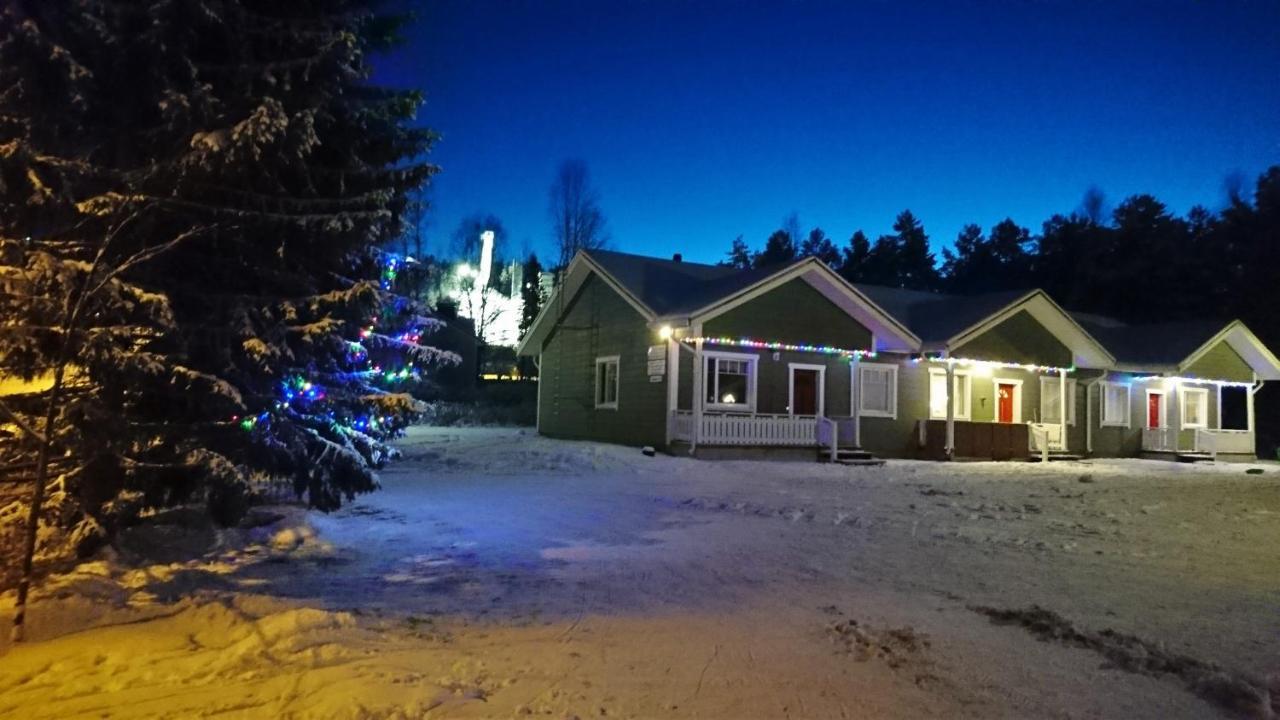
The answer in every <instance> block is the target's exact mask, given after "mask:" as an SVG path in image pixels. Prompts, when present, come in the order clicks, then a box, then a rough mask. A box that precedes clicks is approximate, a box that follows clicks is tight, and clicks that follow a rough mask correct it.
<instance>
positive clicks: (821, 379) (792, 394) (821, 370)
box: [747, 363, 827, 417]
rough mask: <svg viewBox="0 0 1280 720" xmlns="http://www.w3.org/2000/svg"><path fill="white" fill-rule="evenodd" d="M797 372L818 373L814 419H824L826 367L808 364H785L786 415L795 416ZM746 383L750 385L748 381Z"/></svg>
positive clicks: (825, 408)
mask: <svg viewBox="0 0 1280 720" xmlns="http://www.w3.org/2000/svg"><path fill="white" fill-rule="evenodd" d="M797 370H816V371H817V372H818V414H817V415H815V416H814V417H826V410H827V407H826V394H827V366H826V365H813V364H810V363H787V414H788V415H792V416H794V415H795V414H796V410H795V406H796V371H797ZM747 382H748V384H750V380H749V379H748V381H747ZM803 417H808V416H807V415H806V416H803Z"/></svg>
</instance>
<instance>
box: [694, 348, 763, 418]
mask: <svg viewBox="0 0 1280 720" xmlns="http://www.w3.org/2000/svg"><path fill="white" fill-rule="evenodd" d="M705 363H706V387H705V389H704V391H703V392H704V394H705V395H706V400H707V405H706V406H707V407H708V408H712V409H716V410H737V411H740V412H753V411H754V410H755V404H756V403H755V400H756V397H755V394H756V393H755V390H756V387H755V385H756V356H755V355H738V354H732V353H714V354H713V353H707V354H706V355H705Z"/></svg>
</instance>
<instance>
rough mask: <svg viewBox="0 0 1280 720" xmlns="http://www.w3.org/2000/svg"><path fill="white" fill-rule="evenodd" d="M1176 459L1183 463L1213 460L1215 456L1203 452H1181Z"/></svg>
mask: <svg viewBox="0 0 1280 720" xmlns="http://www.w3.org/2000/svg"><path fill="white" fill-rule="evenodd" d="M1174 459H1175V460H1177V461H1178V462H1183V463H1194V462H1213V456H1212V455H1210V454H1209V453H1203V452H1180V453H1178V454H1177V455H1175V456H1174Z"/></svg>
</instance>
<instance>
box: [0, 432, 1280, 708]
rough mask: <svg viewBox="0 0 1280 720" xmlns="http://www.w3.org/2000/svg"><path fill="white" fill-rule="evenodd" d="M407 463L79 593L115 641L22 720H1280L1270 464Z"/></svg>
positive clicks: (465, 455) (42, 666)
mask: <svg viewBox="0 0 1280 720" xmlns="http://www.w3.org/2000/svg"><path fill="white" fill-rule="evenodd" d="M402 448H403V450H404V454H405V457H404V459H403V460H402V461H400V462H398V463H396V464H393V465H392V466H391V467H389V468H388V470H387V471H386V472H385V473H384V475H383V486H384V487H383V489H382V490H381V491H380V492H377V493H374V494H371V495H368V496H364V497H361V498H359V499H358V500H357V501H356V502H355V503H353V504H351V505H349V506H348V507H346V508H344V509H343V510H341V511H340V512H337V513H334V514H332V515H327V516H326V515H322V514H319V513H307V514H306V516H305V521H306V522H308V523H309V525H310V526H311V527H312V528H314V530H315V532H316V535H315V537H314V538H312V537H310V534H309V532H303V533H301V534H300V537H302V538H303V540H304V541H303V542H302V543H301V544H299V545H297V546H296V547H292V546H291V544H290V543H288V542H286V543H279V542H276V543H274V545H275V547H274V548H273V547H269V546H263V547H253V546H250V547H247V548H245V549H244V550H243V551H242V552H233V553H230V554H226V553H224V554H223V555H219V556H217V557H213V558H210V559H207V560H204V561H200V562H202V563H204V564H203V565H201V564H200V563H197V562H193V563H188V564H186V565H182V564H175V565H170V566H166V567H156V568H146V569H143V570H127V569H121V568H116V567H114V566H110V565H108V566H105V567H86V569H85V570H83V571H82V572H81V573H80V575H79V576H78V577H79V579H76V578H72V579H73V580H75V582H76V583H79V585H77V586H76V587H81V586H91V587H93V588H95V591H96V592H98V593H99V595H101V596H104V597H105V596H110V597H112V598H114V601H115V602H117V603H119V608H118V610H117V611H114V612H118V613H121V614H120V615H119V617H118V619H117V620H115V621H112V620H110V619H106V620H102V621H100V622H99V624H103V625H105V627H99V628H97V629H91V630H86V631H85V632H82V633H79V634H78V635H70V636H64V637H59V638H57V639H51V640H48V641H46V642H40V643H33V644H32V645H31V646H29V647H24V648H20V649H19V650H18V651H16V652H13V653H11V654H10V655H8V656H6V657H4V662H0V715H3V714H4V712H5V711H6V708H9V709H16V708H19V707H31V706H32V705H33V704H37V705H39V707H41V708H43V709H44V710H47V715H48V716H61V717H65V716H75V715H77V714H86V715H95V716H96V715H98V714H101V712H102V711H104V710H105V711H106V712H107V714H110V715H113V716H116V717H134V716H145V717H150V716H156V715H160V716H165V715H167V716H173V717H180V716H182V717H185V716H189V715H213V714H219V713H222V714H230V715H232V716H236V715H239V716H242V717H268V716H270V717H277V716H279V717H288V716H296V717H329V716H333V717H484V718H488V717H523V716H527V715H532V716H544V717H556V718H561V717H580V718H585V717H602V716H606V717H633V718H652V717H704V718H705V717H723V718H756V717H760V718H772V717H801V718H809V717H814V718H817V717H925V716H949V717H973V718H987V717H1060V718H1095V717H1104V718H1130V717H1159V718H1176V717H1230V716H1232V714H1233V713H1236V714H1239V713H1243V714H1245V715H1248V714H1252V715H1254V716H1257V717H1268V716H1267V715H1266V714H1265V713H1266V712H1269V711H1264V710H1263V708H1264V707H1267V706H1269V705H1270V704H1271V701H1270V700H1269V697H1268V693H1269V692H1270V693H1272V694H1273V695H1275V696H1276V697H1278V698H1280V634H1278V630H1280V553H1278V552H1277V550H1276V548H1277V547H1280V472H1277V467H1276V466H1275V465H1274V464H1269V465H1259V466H1258V467H1264V468H1265V471H1264V472H1263V473H1262V474H1257V475H1255V474H1246V473H1245V472H1244V468H1243V467H1241V466H1216V467H1195V468H1193V467H1188V466H1180V465H1174V464H1169V463H1158V462H1142V461H1112V462H1095V463H1063V464H1057V463H1054V464H1051V465H1049V466H1047V467H1044V466H1039V465H1033V464H1023V463H1018V464H1015V463H1004V464H996V463H974V464H960V463H956V464H939V463H921V462H890V463H889V465H887V466H886V467H884V468H846V467H842V466H827V465H820V464H817V463H812V464H810V463H766V462H714V463H713V462H701V461H696V460H690V459H686V458H670V457H656V458H646V457H644V456H643V455H641V454H640V453H639V451H637V450H635V449H632V448H622V447H614V446H607V445H598V444H592V443H572V442H561V441H554V440H549V439H545V438H539V437H537V436H535V435H533V434H532V433H530V432H528V431H523V432H522V431H519V430H492V429H431V428H419V429H415V430H413V431H412V432H411V433H410V434H409V436H408V437H407V438H406V439H405V441H404V442H403V443H402ZM297 519H299V518H297V516H295V518H294V520H297ZM304 530H305V528H304ZM289 537H292V535H289ZM278 539H279V538H278V537H277V540H278ZM86 578H87V579H88V580H86ZM90 580H91V581H92V582H89V581H90ZM71 586H72V585H71V584H68V585H66V586H65V587H71ZM104 587H105V588H107V589H103V588H104ZM47 592H48V593H54V594H57V593H59V592H61V593H62V594H63V595H66V594H67V593H66V592H64V591H57V590H54V589H49V590H48V591H47ZM57 602H65V603H71V602H72V600H71V599H65V600H62V601H54V600H52V599H45V600H43V604H37V606H36V607H37V608H42V607H43V608H44V610H43V612H44V613H45V614H44V615H41V611H40V610H37V612H36V613H34V614H33V623H34V624H35V625H36V626H37V629H39V626H40V624H41V623H42V622H43V623H44V627H45V630H44V631H43V632H45V636H46V637H50V636H52V635H56V634H58V633H57V632H52V631H50V630H49V627H50V625H49V623H50V622H51V621H50V619H49V618H51V617H62V616H66V617H70V616H74V617H77V618H81V617H84V616H86V613H84V612H83V610H84V607H85V606H76V605H74V604H70V605H67V610H66V611H64V612H63V615H62V616H59V615H58V614H57V613H58V607H59V606H58V605H57ZM90 607H91V608H92V609H93V612H94V613H99V612H103V611H102V609H101V607H102V606H101V604H100V603H99V604H94V605H92V606H90ZM73 611H74V612H73ZM144 615H145V617H151V618H154V619H151V620H149V621H145V622H144V621H143V619H144V618H143V616H144ZM42 618H44V619H42ZM126 619H127V620H130V621H131V624H128V625H124V624H121V623H122V622H123V620H126ZM68 622H71V621H68ZM209 627H213V628H218V630H217V631H216V632H212V633H211V632H209V631H208V630H207V629H205V628H209ZM65 630H66V626H65V625H64V626H63V629H62V630H61V632H65ZM143 640H145V642H142V641H143ZM87 646H96V647H102V648H108V647H119V646H136V647H138V648H145V649H139V650H136V651H134V652H131V653H125V654H113V653H111V652H108V651H105V650H104V651H101V652H100V653H99V654H98V655H93V654H92V653H89V654H86V652H85V650H84V648H85V647H87ZM184 662H185V663H189V667H191V668H201V669H200V670H198V671H196V670H179V669H177V668H183V667H188V665H183V664H182V663H184ZM6 665H7V668H6V667H5V666H6ZM53 667H57V668H59V669H60V670H59V677H60V678H62V679H61V680H60V681H58V682H57V683H54V684H51V683H53V681H49V682H46V683H45V684H41V678H42V677H44V675H42V674H41V673H45V672H46V671H47V670H48V669H49V668H53ZM193 672H194V673H196V677H195V678H194V679H193V677H192V676H191V673H193ZM67 678H72V679H78V682H77V683H75V684H71V682H70V681H69V680H67ZM178 687H181V688H182V690H181V691H180V692H176V691H175V689H176V688H178ZM104 688H114V690H112V691H111V695H110V699H104V697H103V696H102V695H101V693H103V692H104ZM51 693H52V694H53V695H55V696H57V699H56V700H49V699H48V698H49V697H50V696H51V695H50V694H51ZM37 698H39V700H37ZM175 698H181V699H180V700H178V699H175ZM7 703H11V704H7ZM42 716H44V715H41V714H40V713H37V714H36V715H33V716H32V717H42Z"/></svg>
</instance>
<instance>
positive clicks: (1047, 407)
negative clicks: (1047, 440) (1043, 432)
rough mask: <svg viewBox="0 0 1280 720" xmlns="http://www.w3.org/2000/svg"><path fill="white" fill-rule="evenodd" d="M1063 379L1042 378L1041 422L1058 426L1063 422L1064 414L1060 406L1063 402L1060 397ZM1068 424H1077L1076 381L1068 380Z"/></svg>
mask: <svg viewBox="0 0 1280 720" xmlns="http://www.w3.org/2000/svg"><path fill="white" fill-rule="evenodd" d="M1060 380H1061V378H1056V377H1041V378H1040V422H1042V423H1049V424H1051V425H1056V424H1058V423H1061V422H1062V413H1061V412H1059V408H1058V404H1059V403H1060V402H1061V401H1062V397H1061V396H1060V395H1059V389H1060V388H1061V385H1060V384H1059V381H1060ZM1067 424H1068V425H1075V424H1076V381H1075V380H1072V379H1070V378H1068V379H1067Z"/></svg>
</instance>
